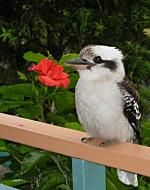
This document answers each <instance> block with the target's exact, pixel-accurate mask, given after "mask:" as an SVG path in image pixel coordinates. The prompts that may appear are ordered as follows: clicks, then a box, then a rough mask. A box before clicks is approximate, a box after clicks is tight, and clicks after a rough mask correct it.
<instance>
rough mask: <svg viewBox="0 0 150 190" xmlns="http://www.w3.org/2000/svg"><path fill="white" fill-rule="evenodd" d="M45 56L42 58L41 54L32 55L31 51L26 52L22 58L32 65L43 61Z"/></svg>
mask: <svg viewBox="0 0 150 190" xmlns="http://www.w3.org/2000/svg"><path fill="white" fill-rule="evenodd" d="M45 57H46V56H44V55H43V54H41V53H33V52H32V51H29V52H26V53H25V54H24V55H23V58H24V59H25V60H26V61H30V62H34V63H38V62H39V61H40V60H41V59H44V58H45Z"/></svg>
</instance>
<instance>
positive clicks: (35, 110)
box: [16, 105, 41, 119]
mask: <svg viewBox="0 0 150 190" xmlns="http://www.w3.org/2000/svg"><path fill="white" fill-rule="evenodd" d="M16 112H17V113H18V114H19V115H21V116H22V117H24V118H27V119H38V118H39V117H40V114H41V112H40V109H39V107H37V106H36V105H25V106H22V107H20V108H17V111H16Z"/></svg>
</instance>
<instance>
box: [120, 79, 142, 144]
mask: <svg viewBox="0 0 150 190" xmlns="http://www.w3.org/2000/svg"><path fill="white" fill-rule="evenodd" d="M118 85H119V88H120V90H121V92H122V95H123V101H124V105H123V106H124V107H123V110H124V115H125V116H126V118H127V119H128V121H129V123H130V125H131V126H132V128H133V129H134V131H135V139H134V142H140V123H139V121H140V118H141V113H140V111H139V105H138V101H139V94H138V92H137V90H136V88H135V86H134V85H133V84H132V83H131V82H129V81H122V82H120V83H118Z"/></svg>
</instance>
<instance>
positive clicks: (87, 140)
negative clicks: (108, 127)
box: [81, 137, 93, 143]
mask: <svg viewBox="0 0 150 190" xmlns="http://www.w3.org/2000/svg"><path fill="white" fill-rule="evenodd" d="M92 139H93V137H83V138H82V139H81V142H83V143H88V142H91V141H92Z"/></svg>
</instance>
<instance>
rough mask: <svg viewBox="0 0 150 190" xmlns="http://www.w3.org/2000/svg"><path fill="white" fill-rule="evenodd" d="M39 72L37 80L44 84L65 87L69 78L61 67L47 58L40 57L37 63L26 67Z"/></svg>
mask: <svg viewBox="0 0 150 190" xmlns="http://www.w3.org/2000/svg"><path fill="white" fill-rule="evenodd" d="M28 70H29V71H35V72H37V73H38V74H39V77H38V78H39V81H40V82H41V83H42V84H44V85H45V86H56V87H64V88H67V87H68V85H69V83H70V80H69V76H68V74H67V73H65V72H63V67H62V66H61V65H58V64H56V63H55V62H54V61H52V60H49V59H48V58H45V59H42V60H41V61H40V62H39V63H38V64H37V65H33V66H32V67H30V68H29V69H28Z"/></svg>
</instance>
